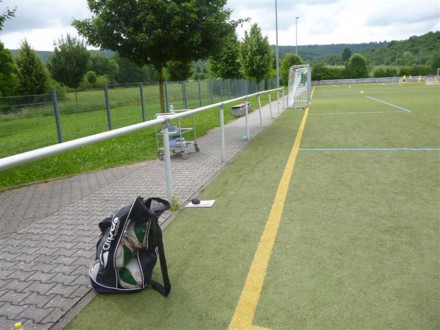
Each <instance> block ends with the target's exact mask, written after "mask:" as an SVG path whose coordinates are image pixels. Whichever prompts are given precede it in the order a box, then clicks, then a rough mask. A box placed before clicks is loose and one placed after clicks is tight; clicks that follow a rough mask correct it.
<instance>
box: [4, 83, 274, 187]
mask: <svg viewBox="0 0 440 330" xmlns="http://www.w3.org/2000/svg"><path fill="white" fill-rule="evenodd" d="M152 88H153V87H148V88H147V89H146V91H145V94H144V96H145V97H147V96H148V95H149V94H148V93H151V91H152ZM154 88H157V86H154ZM120 90H121V91H119V90H118V91H115V90H110V91H109V94H111V93H122V94H121V95H119V97H120V98H121V100H124V99H126V98H127V97H129V96H127V95H126V94H127V93H128V94H130V93H131V94H133V93H139V91H138V89H135V88H125V89H120ZM147 92H148V93H147ZM100 93H103V92H100ZM172 95H173V94H171V96H172ZM275 97H276V96H275V94H274V95H272V98H275ZM95 98H98V92H97V91H92V92H90V93H88V94H84V95H81V94H80V95H79V96H78V100H77V101H75V96H74V95H70V99H68V100H67V101H66V103H64V104H60V117H61V125H62V129H63V138H64V141H68V140H72V139H75V138H79V137H83V136H87V135H92V134H96V133H99V132H104V131H106V130H108V123H107V113H106V110H105V105H101V108H99V107H100V105H99V102H98V103H97V101H93V100H94V99H95ZM99 99H103V98H102V96H101V98H99ZM172 100H173V98H172V97H171V101H172ZM208 101H209V100H206V102H208ZM76 102H78V103H80V104H87V106H88V107H89V110H88V111H79V112H78V111H74V109H75V104H76ZM249 102H252V104H253V108H254V109H256V108H258V106H257V105H258V102H257V97H253V98H250V99H249ZM123 103H124V102H122V101H120V102H119V104H118V105H116V104H113V106H114V108H112V110H111V116H112V122H113V128H119V127H123V126H127V125H131V124H135V123H140V122H142V113H141V106H140V103H139V104H137V105H136V104H135V105H133V104H131V105H126V104H123ZM261 103H262V105H265V104H267V103H268V95H267V94H264V95H262V96H261ZM175 104H177V103H175ZM147 105H148V107H147V109H146V119H147V120H148V119H152V118H154V116H155V114H156V113H158V112H159V111H160V110H159V105H158V104H155V103H151V102H150V103H147ZM102 107H104V109H103V108H102ZM195 107H197V105H195V106H194V108H195ZM176 109H180V107H179V108H177V107H176ZM228 109H229V108H228V107H225V112H224V113H225V123H227V122H229V121H231V120H233V119H234V117H233V116H232V114H231V113H230V111H228ZM49 113H50V112H49V110H47V111H46V112H45V111H43V110H41V112H40V113H39V114H38V115H29V114H22V115H16V116H12V117H10V118H7V120H4V119H2V120H1V121H0V130H1V132H2V133H1V136H0V146H1V148H0V157H6V156H10V155H13V154H16V153H17V151H18V150H19V152H23V151H29V150H33V149H36V148H41V147H44V146H48V145H53V144H56V143H57V142H58V140H57V133H56V130H55V129H54V127H55V119H54V117H53V115H49ZM195 120H196V133H197V135H198V136H203V135H204V134H206V132H207V131H208V130H210V129H212V128H214V127H218V126H219V125H220V115H219V109H212V110H209V111H205V112H203V113H199V114H197V115H195ZM174 124H177V122H176V123H174ZM182 126H184V127H192V126H193V122H192V118H185V119H183V120H182ZM158 130H160V128H158ZM186 137H187V138H188V139H191V138H192V133H191V134H187V135H186ZM155 157H157V142H156V131H155V129H154V128H149V129H146V130H144V131H137V132H134V133H130V134H127V135H125V136H121V137H118V138H114V139H111V140H107V141H104V142H100V143H96V144H94V145H89V146H86V147H82V148H80V149H77V150H73V151H69V152H66V153H63V154H60V155H57V156H53V157H49V158H46V159H42V160H38V161H34V162H32V163H29V164H25V165H21V166H18V167H16V168H12V169H9V170H6V171H2V173H1V176H0V192H1V191H5V190H7V189H11V188H15V187H19V186H22V185H26V184H30V183H35V182H40V181H44V180H49V179H55V178H60V177H65V176H71V175H75V174H79V173H86V172H91V171H96V170H100V169H104V168H110V167H116V166H120V165H126V164H132V163H136V162H141V161H145V160H149V159H153V158H155Z"/></svg>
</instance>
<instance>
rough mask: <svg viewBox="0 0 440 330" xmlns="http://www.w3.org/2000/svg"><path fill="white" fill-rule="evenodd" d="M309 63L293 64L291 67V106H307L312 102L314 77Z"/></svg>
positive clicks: (289, 102) (289, 103) (289, 97)
mask: <svg viewBox="0 0 440 330" xmlns="http://www.w3.org/2000/svg"><path fill="white" fill-rule="evenodd" d="M311 76H312V75H311V71H310V65H309V64H301V65H293V66H291V67H290V69H289V94H288V98H287V100H288V102H287V103H288V106H289V108H303V109H305V108H307V107H308V106H309V103H310V93H311V86H312V78H311Z"/></svg>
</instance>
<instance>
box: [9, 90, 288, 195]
mask: <svg viewBox="0 0 440 330" xmlns="http://www.w3.org/2000/svg"><path fill="white" fill-rule="evenodd" d="M273 92H276V93H277V101H278V102H277V104H278V107H279V104H280V102H279V100H280V93H282V96H284V89H283V88H275V89H271V90H267V91H262V92H257V93H253V94H249V95H245V96H241V97H237V98H234V99H231V100H227V101H222V102H219V103H215V104H211V105H207V106H204V107H199V108H196V109H193V110H188V111H185V112H180V113H176V114H167V115H166V116H158V118H156V119H153V120H149V121H146V122H142V123H139V124H134V125H130V126H126V127H122V128H118V129H114V130H111V131H107V132H103V133H99V134H94V135H90V136H86V137H83V138H79V139H76V140H71V141H67V142H62V143H59V144H56V145H52V146H48V147H44V148H40V149H36V150H32V151H28V152H24V153H21V154H17V155H13V156H9V157H5V158H1V159H0V171H2V170H6V169H9V168H13V167H16V166H19V165H22V164H25V163H28V162H31V161H35V160H38V159H42V158H47V157H49V156H54V155H57V154H60V153H63V152H66V151H69V150H73V149H77V148H80V147H83V146H86V145H90V144H94V143H97V142H100V141H104V140H108V139H111V138H114V137H117V136H121V135H124V134H128V133H131V132H135V131H138V130H141V129H144V128H148V127H152V126H155V125H162V132H163V134H162V135H163V146H164V160H165V171H166V186H167V197H168V200H170V201H171V200H172V196H173V187H172V174H171V158H170V143H169V138H168V125H169V122H170V121H172V120H175V119H179V118H184V117H189V116H193V115H195V114H197V113H199V112H203V111H207V110H210V109H213V108H219V109H220V132H221V133H220V142H221V160H222V161H223V162H224V161H226V156H225V155H226V152H225V149H226V146H225V124H224V106H225V105H227V104H230V103H236V102H238V101H245V102H247V99H248V98H250V97H254V96H256V97H257V98H258V110H259V115H260V126H261V127H262V126H263V123H262V115H261V101H260V96H261V95H263V94H268V96H269V105H270V111H271V117H272V107H271V93H273ZM283 106H284V105H283ZM278 110H279V109H278ZM245 111H246V112H245V116H246V118H245V119H246V137H247V139H250V134H249V121H248V108H247V107H245ZM272 118H273V117H272Z"/></svg>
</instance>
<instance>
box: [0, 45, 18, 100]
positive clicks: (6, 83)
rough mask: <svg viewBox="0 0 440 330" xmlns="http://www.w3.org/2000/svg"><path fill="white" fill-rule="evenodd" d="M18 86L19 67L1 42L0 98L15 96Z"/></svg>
mask: <svg viewBox="0 0 440 330" xmlns="http://www.w3.org/2000/svg"><path fill="white" fill-rule="evenodd" d="M17 86H18V78H17V67H16V66H15V63H14V61H13V59H12V56H11V53H10V52H9V50H7V49H5V46H4V45H3V43H2V42H0V96H11V95H13V94H14V91H15V88H16V87H17Z"/></svg>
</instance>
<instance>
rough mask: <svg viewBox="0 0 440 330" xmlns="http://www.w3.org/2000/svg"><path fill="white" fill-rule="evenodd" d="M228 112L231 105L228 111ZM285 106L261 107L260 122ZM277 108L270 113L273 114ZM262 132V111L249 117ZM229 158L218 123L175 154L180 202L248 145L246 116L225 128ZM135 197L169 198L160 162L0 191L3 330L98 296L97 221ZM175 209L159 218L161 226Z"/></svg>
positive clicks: (49, 317)
mask: <svg viewBox="0 0 440 330" xmlns="http://www.w3.org/2000/svg"><path fill="white" fill-rule="evenodd" d="M225 111H226V109H225ZM283 111H284V107H283V104H282V103H278V101H275V102H272V104H271V108H270V106H269V105H266V106H264V107H262V108H261V114H262V123H263V128H264V127H267V126H268V125H270V124H271V123H272V122H273V121H274V120H275V119H276V118H277V117H278V116H279V115H280V114H281V113H282V112H283ZM271 113H272V115H271ZM248 122H249V127H250V136H251V137H253V136H255V135H256V134H258V133H259V132H260V131H261V130H262V127H261V125H260V116H259V111H258V109H257V110H254V111H253V112H252V113H250V114H249V117H248ZM225 132H226V137H225V142H226V162H222V161H221V145H220V129H219V128H216V129H213V130H211V131H210V132H209V133H208V134H207V135H205V136H203V137H200V138H198V139H197V142H198V145H199V148H200V152H198V153H195V152H194V153H190V154H188V156H189V157H188V159H186V160H184V159H182V158H181V157H179V156H178V155H173V156H172V159H171V172H172V179H173V190H174V193H175V195H176V196H177V197H178V198H179V201H180V203H181V205H184V204H185V203H186V202H187V201H188V200H190V199H191V198H193V197H194V196H197V194H198V192H199V191H200V189H201V188H203V187H204V186H206V185H207V184H209V182H211V180H213V179H214V178H215V176H216V175H217V174H218V173H219V172H220V171H221V170H222V169H223V168H224V167H225V166H227V164H228V162H230V161H231V160H232V159H233V158H234V157H235V156H236V155H237V154H238V153H239V152H240V151H241V150H242V149H243V147H244V146H245V145H246V144H247V143H248V141H247V140H246V139H242V137H243V136H245V135H246V128H245V118H244V117H241V118H238V119H237V120H234V121H233V122H231V123H229V124H227V125H226V126H225ZM136 196H142V197H162V198H166V182H165V166H164V162H163V161H160V160H151V161H147V162H143V163H139V164H135V165H128V166H122V167H118V168H113V169H107V170H103V171H99V172H95V173H90V174H83V175H78V176H74V177H70V178H66V179H60V180H53V181H48V182H45V183H39V184H35V185H30V186H27V187H23V188H19V189H15V190H10V191H7V192H4V193H2V194H0V230H1V231H0V232H1V234H0V329H1V330H3V329H6V330H7V329H12V328H13V324H14V323H15V322H17V321H21V322H22V323H23V326H24V328H25V329H26V330H30V329H36V330H45V329H62V328H63V327H64V326H65V325H66V324H67V323H68V322H69V320H70V319H71V318H72V317H74V316H75V314H76V313H78V312H79V311H80V310H81V308H82V307H84V306H85V305H86V304H87V303H88V302H89V301H90V300H91V299H92V298H93V297H94V295H95V293H94V292H93V290H92V289H91V285H90V281H89V278H88V267H89V265H90V264H91V263H92V261H93V259H94V253H95V251H94V249H95V244H96V240H97V239H98V236H99V229H98V226H97V225H98V222H99V221H100V220H102V219H103V218H104V217H106V216H108V215H110V214H111V213H112V212H114V211H115V210H117V209H118V208H119V207H121V206H123V205H125V204H128V203H130V202H131V201H133V200H134V198H135V197H136ZM173 218H174V215H173V214H171V213H169V212H167V213H165V214H164V215H163V216H162V217H161V218H160V222H161V225H162V226H163V227H166V225H167V224H168V223H170V222H171V221H172V219H173Z"/></svg>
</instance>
